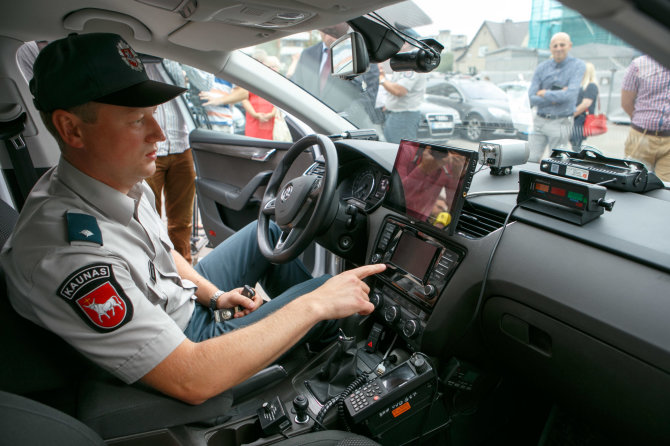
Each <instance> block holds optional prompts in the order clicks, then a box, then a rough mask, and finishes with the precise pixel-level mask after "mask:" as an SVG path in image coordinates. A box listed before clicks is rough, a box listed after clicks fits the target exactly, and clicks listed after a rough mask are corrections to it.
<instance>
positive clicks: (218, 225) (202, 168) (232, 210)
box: [190, 129, 314, 246]
mask: <svg viewBox="0 0 670 446" xmlns="http://www.w3.org/2000/svg"><path fill="white" fill-rule="evenodd" d="M190 143H191V149H192V151H193V160H194V163H195V169H196V180H195V185H196V194H197V199H198V208H199V210H200V217H201V219H202V224H203V227H204V229H205V233H206V235H207V238H208V239H209V241H210V243H211V245H212V246H216V245H218V244H219V243H221V242H222V241H223V240H225V239H226V238H228V237H230V236H231V235H232V234H234V233H235V231H237V230H239V229H241V228H242V227H244V226H245V225H247V224H248V223H250V222H251V221H254V220H256V218H257V217H258V211H259V208H260V202H261V199H262V197H263V192H264V191H265V185H266V184H267V183H268V181H269V179H270V176H271V175H272V172H273V171H274V169H275V168H276V166H277V165H278V164H279V162H280V161H281V159H282V158H283V157H284V156H285V154H286V152H287V151H288V149H289V148H290V147H291V145H292V143H290V142H279V141H271V140H263V139H257V138H250V137H245V136H241V135H232V134H226V133H221V132H215V131H211V130H203V129H197V130H194V131H193V132H191V135H190ZM313 160H314V156H313V154H312V153H307V152H306V153H304V154H303V155H301V156H300V157H299V158H298V159H297V160H296V162H294V163H293V166H292V168H291V170H290V171H289V173H288V174H287V175H286V180H285V181H288V180H290V179H291V178H294V177H296V176H299V175H302V173H303V172H304V171H305V170H307V168H308V167H309V166H310V165H311V164H312V162H313Z"/></svg>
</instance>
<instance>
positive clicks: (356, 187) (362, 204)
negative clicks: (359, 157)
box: [340, 161, 390, 213]
mask: <svg viewBox="0 0 670 446" xmlns="http://www.w3.org/2000/svg"><path fill="white" fill-rule="evenodd" d="M340 170H341V171H342V172H351V174H350V175H346V176H345V177H344V179H343V181H342V185H341V187H342V195H341V198H342V199H343V200H345V201H348V202H350V203H354V204H355V205H356V206H357V207H358V208H359V209H361V210H362V211H363V212H365V213H370V212H372V211H373V210H375V209H377V208H378V207H379V206H380V205H381V204H382V202H383V200H384V197H385V196H386V192H387V191H388V189H389V184H390V176H389V173H388V172H385V171H384V170H383V169H382V168H381V167H379V166H378V165H377V164H375V163H372V162H369V161H355V162H351V163H348V164H347V165H346V166H342V167H341V169H340Z"/></svg>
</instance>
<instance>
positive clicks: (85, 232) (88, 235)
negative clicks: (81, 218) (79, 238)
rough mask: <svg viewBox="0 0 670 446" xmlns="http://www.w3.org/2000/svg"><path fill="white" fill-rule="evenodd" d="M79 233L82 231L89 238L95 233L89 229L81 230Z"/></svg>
mask: <svg viewBox="0 0 670 446" xmlns="http://www.w3.org/2000/svg"><path fill="white" fill-rule="evenodd" d="M79 233H80V234H81V235H83V236H84V237H86V238H88V237H90V236H92V235H93V233H92V232H91V231H89V230H88V229H84V230H82V231H79Z"/></svg>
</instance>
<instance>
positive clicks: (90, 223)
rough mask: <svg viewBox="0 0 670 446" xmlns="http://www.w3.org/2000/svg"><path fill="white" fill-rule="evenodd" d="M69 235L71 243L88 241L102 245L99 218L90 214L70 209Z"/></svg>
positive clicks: (67, 214) (68, 214)
mask: <svg viewBox="0 0 670 446" xmlns="http://www.w3.org/2000/svg"><path fill="white" fill-rule="evenodd" d="M65 215H66V218H67V235H68V240H69V242H70V244H72V242H88V243H95V244H96V245H100V246H102V232H101V231H100V227H99V226H98V220H97V219H96V218H95V217H94V216H92V215H88V214H82V213H80V212H71V211H68V212H67V213H66V214H65Z"/></svg>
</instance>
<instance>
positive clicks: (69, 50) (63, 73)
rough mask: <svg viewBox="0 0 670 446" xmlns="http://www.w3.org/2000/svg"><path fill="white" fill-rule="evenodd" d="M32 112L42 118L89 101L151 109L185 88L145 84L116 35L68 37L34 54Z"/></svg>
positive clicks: (137, 62) (128, 50) (134, 59)
mask: <svg viewBox="0 0 670 446" xmlns="http://www.w3.org/2000/svg"><path fill="white" fill-rule="evenodd" d="M30 91H31V93H32V94H33V97H34V99H33V100H34V102H35V107H37V109H38V110H41V111H44V112H51V111H54V110H56V109H68V108H70V107H74V106H76V105H81V104H85V103H87V102H90V101H95V102H102V103H103V104H112V105H123V106H126V107H152V106H154V105H158V104H162V103H163V102H167V101H169V100H170V99H172V98H174V97H176V96H178V95H180V94H181V93H183V92H184V91H186V89H185V88H181V87H177V86H175V85H170V84H165V83H163V82H157V81H153V80H151V79H149V76H148V75H147V72H146V70H145V69H144V64H143V63H142V61H141V60H140V58H139V56H138V55H137V53H136V52H135V50H133V49H132V48H131V47H130V45H128V43H127V42H126V41H125V40H123V38H122V37H121V36H119V35H118V34H112V33H92V34H70V35H69V36H67V37H66V38H64V39H59V40H55V41H53V42H51V43H50V44H49V45H47V46H46V47H44V49H42V51H40V53H39V55H38V56H37V59H36V60H35V64H34V65H33V78H32V80H31V81H30Z"/></svg>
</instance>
